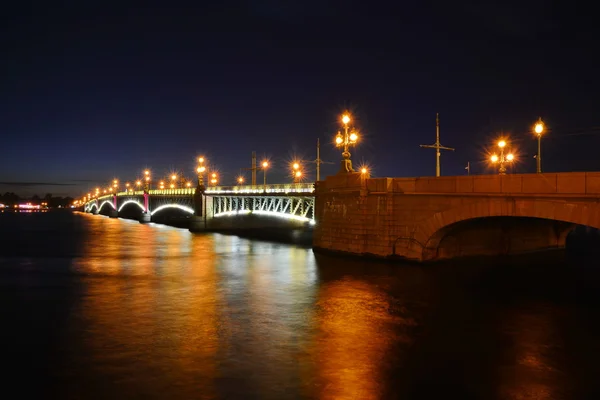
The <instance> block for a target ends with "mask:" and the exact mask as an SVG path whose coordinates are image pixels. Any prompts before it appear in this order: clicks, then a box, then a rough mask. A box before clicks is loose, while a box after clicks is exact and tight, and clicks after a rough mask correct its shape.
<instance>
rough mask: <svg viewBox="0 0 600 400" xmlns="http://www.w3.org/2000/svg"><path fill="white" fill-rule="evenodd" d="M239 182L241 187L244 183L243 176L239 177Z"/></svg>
mask: <svg viewBox="0 0 600 400" xmlns="http://www.w3.org/2000/svg"><path fill="white" fill-rule="evenodd" d="M237 181H238V183H239V184H240V185H241V184H242V183H244V177H243V176H240V177H238V179H237Z"/></svg>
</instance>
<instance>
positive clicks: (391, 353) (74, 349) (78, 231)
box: [0, 211, 600, 399]
mask: <svg viewBox="0 0 600 400" xmlns="http://www.w3.org/2000/svg"><path fill="white" fill-rule="evenodd" d="M590 265H591V266H590ZM594 266H595V265H594V263H593V262H592V263H588V264H585V266H584V265H583V264H577V263H575V264H573V263H568V262H566V261H564V255H563V254H562V253H556V255H553V256H552V257H551V258H550V259H548V258H545V259H542V258H540V257H534V256H531V257H528V258H527V259H524V260H520V261H515V262H511V263H508V262H507V261H506V260H493V261H489V260H487V261H486V260H484V261H476V260H474V261H469V262H465V261H461V262H447V263H443V264H436V265H429V266H419V265H410V264H401V263H382V262H376V261H368V260H357V259H348V258H336V257H330V256H323V255H315V254H314V253H313V251H312V250H311V249H310V248H308V247H305V246H301V245H294V244H283V243H275V242H269V241H259V240H252V239H246V238H240V237H237V236H230V235H221V234H192V233H190V232H188V231H187V230H185V229H178V228H173V227H168V226H164V225H157V224H148V225H142V224H139V223H137V222H135V221H129V220H122V219H110V218H106V217H101V216H93V215H88V214H82V213H71V212H67V211H64V212H58V211H56V212H47V213H30V214H19V213H1V214H0V301H1V304H2V306H1V308H0V310H1V311H0V318H1V326H0V339H1V341H0V343H1V344H2V347H1V350H0V356H1V359H2V362H3V364H4V368H3V373H2V381H3V388H2V389H3V392H5V395H7V397H6V398H13V397H17V398H33V397H36V398H60V399H134V398H139V399H167V398H168V399H225V398H227V399H446V398H455V399H588V398H600V384H599V383H598V378H597V376H598V373H599V372H600V367H599V366H598V358H597V357H598V356H599V355H600V341H599V340H598V338H599V337H600V318H599V316H600V312H599V308H598V306H600V291H599V290H598V289H600V273H599V272H598V271H597V269H600V262H599V263H598V265H597V268H594ZM8 393H10V394H12V395H8Z"/></svg>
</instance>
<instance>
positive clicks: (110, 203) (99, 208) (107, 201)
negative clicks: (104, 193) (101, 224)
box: [97, 200, 115, 212]
mask: <svg viewBox="0 0 600 400" xmlns="http://www.w3.org/2000/svg"><path fill="white" fill-rule="evenodd" d="M107 204H108V205H109V206H111V207H112V208H113V209H114V208H115V206H114V204H113V203H112V201H110V200H105V201H103V202H102V204H100V206H97V207H98V212H100V211H101V210H102V209H103V208H104V206H105V205H107Z"/></svg>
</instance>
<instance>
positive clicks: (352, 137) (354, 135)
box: [350, 132, 358, 142]
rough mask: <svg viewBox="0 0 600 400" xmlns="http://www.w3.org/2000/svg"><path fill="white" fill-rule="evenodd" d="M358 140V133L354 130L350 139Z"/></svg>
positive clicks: (352, 140)
mask: <svg viewBox="0 0 600 400" xmlns="http://www.w3.org/2000/svg"><path fill="white" fill-rule="evenodd" d="M357 140H358V135H357V134H356V133H354V132H352V133H351V134H350V141H351V142H356V141H357Z"/></svg>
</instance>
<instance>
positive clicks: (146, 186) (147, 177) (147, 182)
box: [144, 170, 150, 193]
mask: <svg viewBox="0 0 600 400" xmlns="http://www.w3.org/2000/svg"><path fill="white" fill-rule="evenodd" d="M144 190H145V191H146V193H149V190H150V171H149V170H145V171H144Z"/></svg>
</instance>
